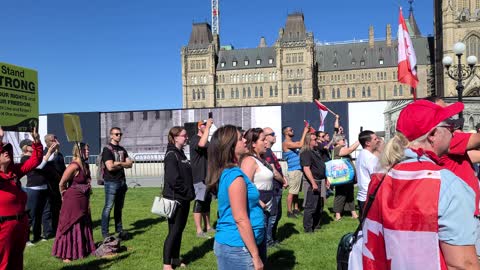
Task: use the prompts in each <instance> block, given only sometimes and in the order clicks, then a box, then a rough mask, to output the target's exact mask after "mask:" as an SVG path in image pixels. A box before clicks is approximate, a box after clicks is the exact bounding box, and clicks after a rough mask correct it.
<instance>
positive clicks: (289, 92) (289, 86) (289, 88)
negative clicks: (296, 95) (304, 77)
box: [288, 84, 292, 96]
mask: <svg viewBox="0 0 480 270" xmlns="http://www.w3.org/2000/svg"><path fill="white" fill-rule="evenodd" d="M288 95H289V96H291V95H292V85H291V84H289V85H288Z"/></svg>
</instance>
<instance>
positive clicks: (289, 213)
mask: <svg viewBox="0 0 480 270" xmlns="http://www.w3.org/2000/svg"><path fill="white" fill-rule="evenodd" d="M287 217H289V218H297V215H295V214H294V213H293V212H287Z"/></svg>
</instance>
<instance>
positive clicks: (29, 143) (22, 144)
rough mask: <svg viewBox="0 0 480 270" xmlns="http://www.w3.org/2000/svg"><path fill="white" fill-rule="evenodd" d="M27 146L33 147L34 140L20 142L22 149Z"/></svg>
mask: <svg viewBox="0 0 480 270" xmlns="http://www.w3.org/2000/svg"><path fill="white" fill-rule="evenodd" d="M25 145H29V146H31V145H32V140H30V139H25V140H22V141H21V142H20V149H21V148H23V147H24V146H25Z"/></svg>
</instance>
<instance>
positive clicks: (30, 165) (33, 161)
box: [2, 127, 43, 179]
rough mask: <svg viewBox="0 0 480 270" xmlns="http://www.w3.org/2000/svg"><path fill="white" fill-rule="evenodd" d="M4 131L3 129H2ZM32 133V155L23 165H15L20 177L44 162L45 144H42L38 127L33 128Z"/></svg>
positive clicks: (16, 172)
mask: <svg viewBox="0 0 480 270" xmlns="http://www.w3.org/2000/svg"><path fill="white" fill-rule="evenodd" d="M2 133H3V130H2ZM31 135H32V138H33V144H32V148H33V152H32V155H31V156H30V158H29V159H28V160H27V161H25V163H23V164H21V165H20V164H16V165H15V174H16V175H17V176H18V178H19V179H20V178H22V177H23V176H24V175H25V174H27V173H28V172H30V171H32V170H34V169H35V168H36V167H37V166H38V165H40V163H41V162H42V156H43V146H42V143H41V142H40V135H38V132H37V127H34V128H33V130H32V132H31ZM2 137H3V136H2Z"/></svg>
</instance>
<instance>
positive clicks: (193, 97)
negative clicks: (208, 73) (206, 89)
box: [192, 89, 195, 100]
mask: <svg viewBox="0 0 480 270" xmlns="http://www.w3.org/2000/svg"><path fill="white" fill-rule="evenodd" d="M192 99H193V100H195V89H193V95H192Z"/></svg>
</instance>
